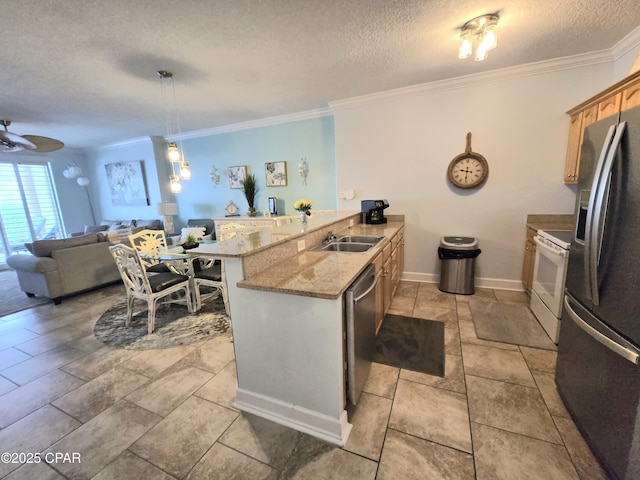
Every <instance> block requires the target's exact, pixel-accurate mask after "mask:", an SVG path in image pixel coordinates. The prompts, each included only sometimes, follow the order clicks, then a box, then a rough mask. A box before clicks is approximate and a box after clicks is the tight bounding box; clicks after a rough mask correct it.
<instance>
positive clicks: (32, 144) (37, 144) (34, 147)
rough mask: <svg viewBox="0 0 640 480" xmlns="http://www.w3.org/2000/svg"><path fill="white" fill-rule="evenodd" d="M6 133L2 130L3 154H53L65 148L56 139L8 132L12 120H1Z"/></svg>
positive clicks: (1, 145)
mask: <svg viewBox="0 0 640 480" xmlns="http://www.w3.org/2000/svg"><path fill="white" fill-rule="evenodd" d="M0 125H2V126H3V127H4V132H3V131H2V130H0V148H2V150H0V151H2V152H19V151H20V150H29V151H31V152H53V151H55V150H60V149H61V148H62V147H64V143H62V142H61V141H60V140H56V139H55V138H49V137H41V136H39V135H16V134H15V133H11V132H10V131H9V130H7V127H8V126H9V125H11V120H0Z"/></svg>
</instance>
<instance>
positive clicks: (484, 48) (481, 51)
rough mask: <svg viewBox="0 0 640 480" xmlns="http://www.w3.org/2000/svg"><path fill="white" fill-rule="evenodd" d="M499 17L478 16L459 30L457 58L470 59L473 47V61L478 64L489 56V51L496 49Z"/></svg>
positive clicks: (492, 15) (495, 15) (491, 15)
mask: <svg viewBox="0 0 640 480" xmlns="http://www.w3.org/2000/svg"><path fill="white" fill-rule="evenodd" d="M498 20H500V17H499V16H498V15H497V14H486V15H480V16H479V17H475V18H472V19H471V20H469V21H468V22H467V23H465V24H464V25H463V26H462V28H461V29H460V48H459V49H458V58H467V57H470V56H471V54H472V53H473V47H474V45H475V50H476V54H475V57H474V58H475V60H476V61H478V62H480V61H482V60H485V59H486V58H487V56H488V55H489V50H492V49H494V48H496V45H497V44H498V39H497V37H496V27H497V26H498Z"/></svg>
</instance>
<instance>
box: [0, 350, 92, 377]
mask: <svg viewBox="0 0 640 480" xmlns="http://www.w3.org/2000/svg"><path fill="white" fill-rule="evenodd" d="M85 355H86V353H85V352H83V351H81V350H77V349H75V348H71V347H69V346H66V345H63V346H61V347H56V348H54V349H53V350H49V351H48V352H46V353H43V354H42V355H38V356H37V357H32V358H30V359H29V360H25V361H24V362H20V363H18V364H16V365H13V366H12V367H9V368H5V369H4V370H2V376H3V377H6V378H8V379H9V380H11V381H12V382H14V383H17V384H18V385H25V384H26V383H29V382H31V381H32V380H35V379H36V378H38V377H41V376H43V375H45V374H47V373H49V372H51V371H53V370H56V369H57V368H60V367H63V366H65V365H67V364H69V363H71V362H73V361H75V360H77V359H78V358H80V357H84V356H85Z"/></svg>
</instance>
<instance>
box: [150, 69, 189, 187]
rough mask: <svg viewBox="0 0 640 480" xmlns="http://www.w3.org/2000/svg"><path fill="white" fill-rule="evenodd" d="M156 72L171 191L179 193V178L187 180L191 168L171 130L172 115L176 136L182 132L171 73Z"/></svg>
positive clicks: (164, 71)
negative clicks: (175, 126) (163, 110)
mask: <svg viewBox="0 0 640 480" xmlns="http://www.w3.org/2000/svg"><path fill="white" fill-rule="evenodd" d="M156 74H157V75H158V76H159V77H160V85H161V87H162V98H163V100H164V104H165V123H166V128H167V141H168V142H169V144H168V145H167V158H168V159H169V162H170V163H171V177H170V188H171V193H180V192H181V191H182V185H181V184H180V180H189V179H190V178H191V170H190V169H189V162H187V161H186V159H185V158H184V148H183V147H182V139H180V147H178V144H177V143H176V142H175V141H174V139H173V132H172V130H171V123H172V122H171V118H172V117H174V118H175V120H176V125H177V128H178V132H177V134H178V137H180V135H181V133H182V132H181V131H180V116H179V115H178V110H177V102H176V90H175V86H174V84H173V73H171V72H169V71H167V70H158V71H157V72H156ZM169 84H170V85H169ZM169 88H170V89H171V99H169V92H168V90H169ZM170 100H171V101H170ZM171 106H173V115H172V112H171Z"/></svg>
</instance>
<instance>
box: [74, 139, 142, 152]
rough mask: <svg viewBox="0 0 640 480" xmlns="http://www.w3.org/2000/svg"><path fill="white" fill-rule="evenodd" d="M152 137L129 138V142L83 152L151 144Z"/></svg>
mask: <svg viewBox="0 0 640 480" xmlns="http://www.w3.org/2000/svg"><path fill="white" fill-rule="evenodd" d="M152 138H153V137H138V138H130V139H129V140H123V141H121V142H116V143H109V144H107V145H100V146H99V147H92V148H88V149H86V150H85V151H88V152H93V151H100V150H109V149H112V148H122V147H132V146H135V145H143V144H146V143H153V141H152Z"/></svg>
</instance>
